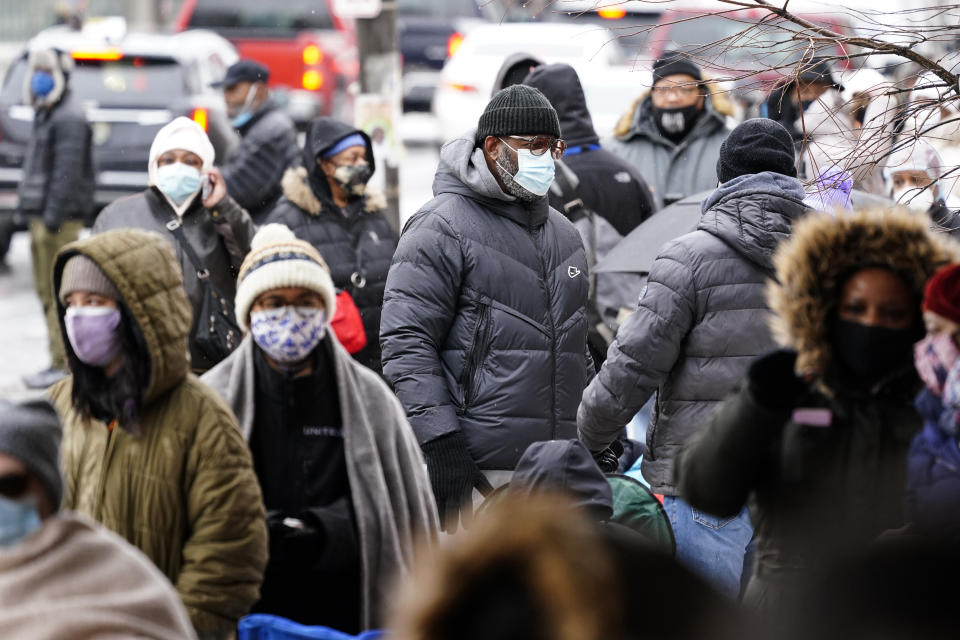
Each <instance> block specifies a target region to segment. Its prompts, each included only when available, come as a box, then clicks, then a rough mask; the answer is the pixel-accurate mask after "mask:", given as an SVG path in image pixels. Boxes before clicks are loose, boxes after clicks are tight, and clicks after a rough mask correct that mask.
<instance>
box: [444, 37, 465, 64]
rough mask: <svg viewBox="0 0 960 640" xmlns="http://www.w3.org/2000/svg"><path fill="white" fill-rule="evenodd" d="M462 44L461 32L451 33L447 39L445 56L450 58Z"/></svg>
mask: <svg viewBox="0 0 960 640" xmlns="http://www.w3.org/2000/svg"><path fill="white" fill-rule="evenodd" d="M462 44H463V34H462V33H460V32H455V33H451V34H450V38H449V39H448V40H447V56H449V57H451V58H452V57H453V55H454V54H455V53H456V52H457V49H459V48H460V45H462Z"/></svg>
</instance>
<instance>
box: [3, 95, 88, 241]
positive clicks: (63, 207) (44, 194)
mask: <svg viewBox="0 0 960 640" xmlns="http://www.w3.org/2000/svg"><path fill="white" fill-rule="evenodd" d="M93 174H94V170H93V144H92V134H91V132H90V126H89V125H88V124H87V120H86V118H85V117H84V115H83V112H82V111H81V110H80V108H79V107H78V106H77V105H76V104H75V103H74V102H73V100H72V98H71V94H70V92H69V91H66V92H65V93H64V95H63V98H62V99H61V100H60V101H59V102H57V103H55V104H54V105H53V106H51V107H48V108H39V109H37V110H36V114H35V115H34V120H33V129H32V131H31V134H30V142H29V144H28V146H27V151H26V155H25V157H24V160H23V180H22V181H21V183H20V188H19V196H20V210H21V211H22V212H23V213H24V214H25V215H27V216H36V217H42V218H43V222H44V224H45V225H46V226H47V228H49V229H54V228H57V227H59V226H60V225H61V224H62V223H63V222H64V221H65V220H67V219H70V218H80V219H82V218H84V217H85V216H87V215H89V214H90V213H92V211H93V191H94V185H95V182H94V177H93Z"/></svg>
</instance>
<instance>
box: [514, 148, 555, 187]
mask: <svg viewBox="0 0 960 640" xmlns="http://www.w3.org/2000/svg"><path fill="white" fill-rule="evenodd" d="M501 142H503V141H502V140H501ZM504 144H507V143H506V142H504ZM507 146H508V147H509V146H510V145H507ZM510 148H511V149H513V147H510ZM514 151H516V153H517V166H518V169H517V173H516V174H515V175H514V176H513V181H514V182H516V183H517V184H518V185H520V186H521V187H523V188H524V189H526V190H527V191H529V192H530V193H532V194H534V195H538V196H545V195H547V191H549V190H550V185H551V184H553V176H554V174H555V173H556V169H557V165H556V164H554V162H553V156H552V155H550V151H549V150H548V151H546V152H545V153H543V155H539V156H535V155H533V153H532V152H531V151H530V149H514Z"/></svg>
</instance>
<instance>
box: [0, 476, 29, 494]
mask: <svg viewBox="0 0 960 640" xmlns="http://www.w3.org/2000/svg"><path fill="white" fill-rule="evenodd" d="M29 482H30V476H28V475H27V474H26V473H8V474H6V475H3V476H0V496H3V497H5V498H19V497H20V496H22V495H23V494H24V493H26V491H27V484H29Z"/></svg>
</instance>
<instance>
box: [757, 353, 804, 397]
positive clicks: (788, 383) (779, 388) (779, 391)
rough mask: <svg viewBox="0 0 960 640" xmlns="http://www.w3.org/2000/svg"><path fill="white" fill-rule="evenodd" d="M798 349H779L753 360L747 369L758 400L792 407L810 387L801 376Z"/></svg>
mask: <svg viewBox="0 0 960 640" xmlns="http://www.w3.org/2000/svg"><path fill="white" fill-rule="evenodd" d="M796 365H797V352H796V351H794V350H792V349H779V350H777V351H771V352H769V353H765V354H763V355H762V356H760V357H758V358H757V359H756V360H754V361H753V364H751V365H750V369H749V371H748V372H747V384H748V385H749V387H750V393H752V394H753V397H754V399H755V400H756V401H757V402H758V403H759V404H761V405H763V406H764V407H769V408H771V409H789V408H790V407H792V406H793V405H794V403H796V401H797V398H798V397H799V396H800V394H801V393H803V390H804V389H805V388H806V385H805V384H804V382H803V380H802V379H801V378H800V377H799V376H797V373H796V371H795V367H796Z"/></svg>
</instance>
